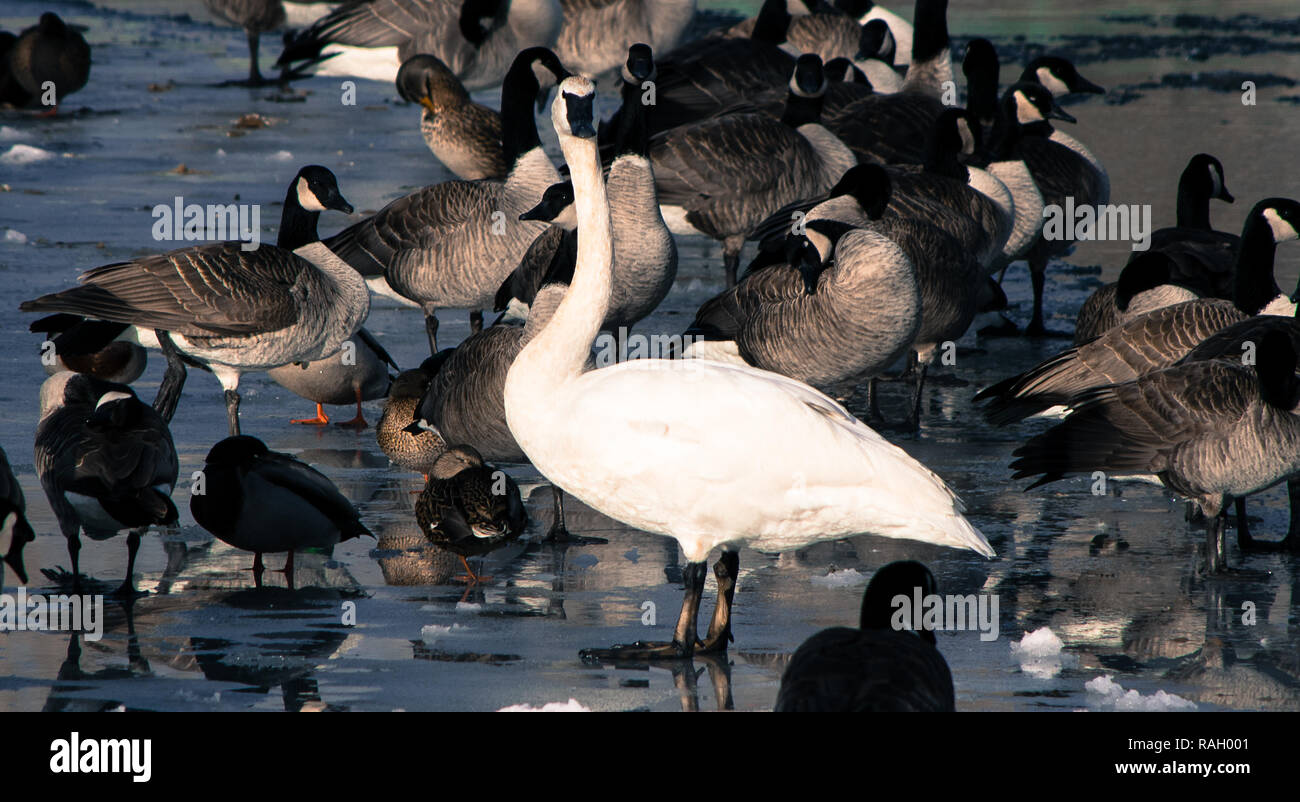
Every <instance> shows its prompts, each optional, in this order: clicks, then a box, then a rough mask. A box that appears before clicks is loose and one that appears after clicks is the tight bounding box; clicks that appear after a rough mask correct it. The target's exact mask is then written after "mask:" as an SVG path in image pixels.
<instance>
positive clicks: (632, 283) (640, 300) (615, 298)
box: [494, 44, 677, 335]
mask: <svg viewBox="0 0 1300 802" xmlns="http://www.w3.org/2000/svg"><path fill="white" fill-rule="evenodd" d="M654 78H655V65H654V56H653V53H652V52H651V50H650V48H649V47H648V46H646V45H644V44H635V45H632V47H630V48H629V49H628V55H627V63H626V64H625V65H624V67H623V89H622V93H623V105H622V107H621V111H620V113H619V115H618V116H617V118H616V119H617V123H618V124H617V127H616V128H615V129H614V130H613V131H612V132H611V134H612V136H613V146H614V161H613V163H612V164H610V166H609V173H608V177H607V178H606V180H605V192H606V194H607V195H608V196H609V209H610V215H611V217H612V219H613V225H614V287H613V290H612V295H611V298H610V304H609V313H608V315H607V316H606V318H605V324H604V327H603V328H604V329H605V330H606V331H609V332H612V333H614V334H615V335H618V334H619V332H620V329H622V330H624V333H626V331H630V330H631V329H632V326H634V325H635V324H636V323H637V322H638V321H640V320H642V319H643V318H645V317H646V316H647V315H649V314H650V313H651V312H653V311H654V310H655V309H656V308H658V306H659V304H660V303H661V302H662V301H663V299H664V298H666V297H667V296H668V291H669V290H670V289H672V286H673V280H674V279H676V277H677V244H676V242H675V241H674V240H673V235H672V232H670V231H669V230H668V226H667V224H666V223H664V218H663V215H662V214H661V213H660V211H659V200H658V195H657V194H656V192H655V176H654V169H653V168H652V167H651V165H650V159H649V139H648V132H647V130H646V125H647V118H648V117H650V116H651V115H652V111H651V109H652V108H653V107H652V106H650V105H648V104H645V103H642V93H643V91H644V90H642V88H641V87H642V86H643V85H644V83H645V82H646V81H653V80H654ZM523 217H524V218H527V219H530V220H545V221H547V222H552V223H554V224H555V225H556V227H557V228H559V229H562V230H563V231H564V233H563V234H562V235H559V234H558V232H557V236H562V237H564V238H565V239H566V240H567V241H566V242H563V243H558V242H557V243H554V246H553V249H552V251H550V258H549V259H547V258H539V259H533V258H525V259H524V261H523V263H521V265H520V267H519V268H517V269H516V270H515V272H514V273H512V274H511V276H510V278H508V279H506V283H505V284H503V285H502V288H501V290H499V291H498V293H497V298H496V302H495V305H494V308H495V309H496V311H504V310H505V309H507V308H509V307H510V306H511V301H515V302H517V303H516V306H515V308H516V309H517V308H518V304H530V303H532V298H533V295H534V294H535V293H536V292H537V288H538V287H539V286H540V285H541V283H542V281H543V279H545V278H546V276H548V275H559V276H562V277H563V279H564V280H565V281H568V277H569V276H572V275H573V264H572V263H573V259H574V257H575V256H576V254H577V246H576V241H577V218H576V217H575V215H574V213H573V185H572V183H570V182H567V181H566V182H563V183H561V184H553V185H552V186H551V187H549V188H548V189H547V190H546V192H545V193H544V194H543V195H542V201H541V203H539V204H538V205H537V207H536V208H534V209H532V210H530V211H528V212H526V213H525V214H524V215H523ZM548 233H549V232H548ZM551 239H553V238H552V237H547V236H546V235H545V234H544V235H543V236H542V237H539V238H538V239H537V241H535V243H534V247H535V248H536V246H538V245H541V244H543V243H544V242H548V241H549V240H551ZM557 260H564V261H566V262H567V264H566V265H565V266H563V267H560V266H558V265H557V264H556V261H557Z"/></svg>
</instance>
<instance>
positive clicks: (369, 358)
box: [267, 327, 397, 429]
mask: <svg viewBox="0 0 1300 802" xmlns="http://www.w3.org/2000/svg"><path fill="white" fill-rule="evenodd" d="M388 365H392V366H393V367H394V368H397V363H396V362H394V361H393V358H392V357H391V356H389V355H388V352H387V351H385V350H384V347H383V346H382V345H380V344H379V341H378V340H376V339H375V338H374V335H372V334H371V333H370V332H368V331H366V330H365V328H364V327H363V328H359V329H357V333H356V336H355V337H354V338H353V339H352V340H349V341H348V342H347V343H345V344H344V346H343V348H341V349H340V350H339V352H338V353H336V354H333V355H331V356H327V357H325V358H324V359H316V360H312V361H311V362H305V363H302V364H293V365H283V366H281V367H278V368H273V369H271V370H269V371H267V375H268V376H270V377H271V379H272V380H273V381H274V382H275V383H276V384H278V385H280V386H281V387H284V388H286V389H289V390H292V391H293V392H295V393H297V394H298V395H300V396H302V397H303V398H306V399H307V400H308V401H315V402H316V417H314V418H300V419H298V420H291V421H289V422H290V423H305V424H313V425H317V426H324V425H325V424H327V423H329V422H330V419H329V416H328V415H326V414H325V408H324V407H323V406H322V405H323V404H352V403H355V404H356V405H357V414H356V417H354V418H353V419H352V420H348V421H338V422H336V423H335V424H334V425H335V426H346V427H349V428H352V429H364V428H366V427H367V426H369V425H370V424H368V423H366V419H365V416H364V415H362V414H361V402H362V401H373V400H375V399H376V398H384V397H386V396H387V395H388V387H389V385H390V384H392V378H391V377H390V376H389V375H388Z"/></svg>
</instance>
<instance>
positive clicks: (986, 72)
mask: <svg viewBox="0 0 1300 802" xmlns="http://www.w3.org/2000/svg"><path fill="white" fill-rule="evenodd" d="M998 67H999V64H998V54H997V51H996V50H994V49H993V45H991V44H989V45H988V47H986V48H977V49H968V50H967V51H966V59H965V61H963V62H962V72H963V73H965V75H966V109H967V110H968V111H970V112H971V113H972V114H974V115H975V119H976V120H978V121H979V123H980V124H981V125H985V124H988V123H993V124H994V125H996V124H997V120H998V119H999V118H1000V117H1001V116H1002V115H1001V114H999V113H998Z"/></svg>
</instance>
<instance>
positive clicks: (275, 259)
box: [19, 165, 370, 434]
mask: <svg viewBox="0 0 1300 802" xmlns="http://www.w3.org/2000/svg"><path fill="white" fill-rule="evenodd" d="M326 209H336V210H338V211H341V212H345V213H347V214H351V212H352V206H351V205H350V204H349V203H348V202H347V201H346V200H344V199H343V196H342V195H340V194H339V188H338V182H337V181H336V179H335V178H334V174H333V173H331V172H330V171H329V170H327V169H326V168H324V167H321V166H319V165H308V166H307V167H304V168H302V169H301V170H299V171H298V174H297V175H296V176H294V179H293V183H291V184H290V185H289V190H288V192H287V193H286V195H285V199H284V212H283V215H282V216H281V218H280V233H279V237H278V239H277V240H276V245H275V247H269V246H266V245H262V246H259V247H258V248H256V249H254V250H244V245H245V243H240V242H225V243H215V244H206V245H196V246H194V247H190V248H182V249H180V250H176V251H170V252H168V253H164V254H159V255H157V256H145V257H141V258H139V259H134V260H132V261H130V262H118V263H116V264H111V265H104V266H103V267H97V268H94V269H93V270H89V271H87V272H85V273H83V274H82V275H81V277H80V278H79V282H80V284H81V286H79V287H74V288H73V289H70V290H64V291H63V292H58V293H54V294H52V295H44V296H41V297H40V298H37V299H36V300H33V301H24V302H23V304H22V305H21V306H20V307H19V308H20V309H21V310H22V311H24V312H55V313H65V314H72V315H80V316H83V317H86V318H88V319H90V320H92V321H109V322H113V323H117V324H120V325H119V327H118V329H117V331H118V334H117V336H119V337H124V338H128V339H130V340H132V341H134V342H136V343H138V344H140V345H143V346H146V347H153V348H161V349H162V351H163V354H164V355H165V356H166V357H167V373H166V375H164V377H163V383H162V386H161V387H159V388H158V396H157V398H156V399H155V400H154V407H155V408H156V409H158V410H159V411H160V412H161V413H162V415H163V419H164V420H171V416H172V413H173V412H174V411H175V409H176V403H177V401H178V400H179V397H180V392H181V387H182V386H183V385H184V383H185V372H186V369H185V364H184V362H183V361H182V358H181V357H182V355H184V357H185V358H187V359H190V360H193V361H195V362H199V363H201V364H203V365H206V366H207V367H208V368H209V369H211V370H212V372H213V373H214V374H216V377H217V380H218V381H220V382H221V386H222V388H223V389H224V390H225V400H226V416H227V419H228V422H229V426H230V432H231V434H238V433H239V389H238V388H239V377H240V374H242V373H246V372H248V371H254V370H270V369H271V368H275V367H279V366H281V365H287V364H290V363H292V362H304V361H311V360H316V359H323V358H324V357H327V356H329V355H331V354H334V353H336V352H337V351H338V350H339V349H340V348H341V347H342V346H343V343H344V342H346V341H347V340H348V339H349V338H350V337H352V335H353V333H355V332H356V330H357V329H358V328H359V327H360V326H361V322H362V321H364V320H365V319H366V315H367V314H369V312H370V294H369V292H367V290H366V284H365V282H364V281H363V280H362V278H361V276H359V275H357V272H356V271H355V270H353V269H352V268H351V267H349V266H348V265H347V264H345V263H344V262H343V261H341V260H340V259H339V258H338V257H336V256H335V255H334V254H333V253H332V252H330V250H329V249H328V248H326V247H325V246H324V245H322V244H321V243H320V242H319V240H318V238H317V236H316V221H317V219H318V218H319V217H320V213H321V212H323V211H324V210H326ZM41 325H42V323H41V321H37V322H36V323H35V324H33V326H32V328H33V330H35V331H42V330H43V329H42V328H41ZM112 336H113V335H111V334H110V335H109V337H107V338H106V339H105V341H104V342H98V343H93V344H90V345H88V346H87V347H89V348H92V349H93V350H98V348H100V347H102V346H103V345H105V344H107V340H111V339H112Z"/></svg>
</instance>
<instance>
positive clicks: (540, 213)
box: [519, 198, 555, 223]
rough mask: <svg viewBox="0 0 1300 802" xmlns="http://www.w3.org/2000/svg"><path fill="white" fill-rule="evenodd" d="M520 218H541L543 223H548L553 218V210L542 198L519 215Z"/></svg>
mask: <svg viewBox="0 0 1300 802" xmlns="http://www.w3.org/2000/svg"><path fill="white" fill-rule="evenodd" d="M519 219H520V220H541V221H542V222H543V223H549V222H551V221H552V220H554V219H555V213H554V210H552V209H551V205H550V204H549V203H547V202H546V199H545V198H543V199H542V202H541V203H539V204H537V205H536V206H534V207H533V208H531V209H529V210H528V211H526V212H524V213H523V214H521V215H519Z"/></svg>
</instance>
